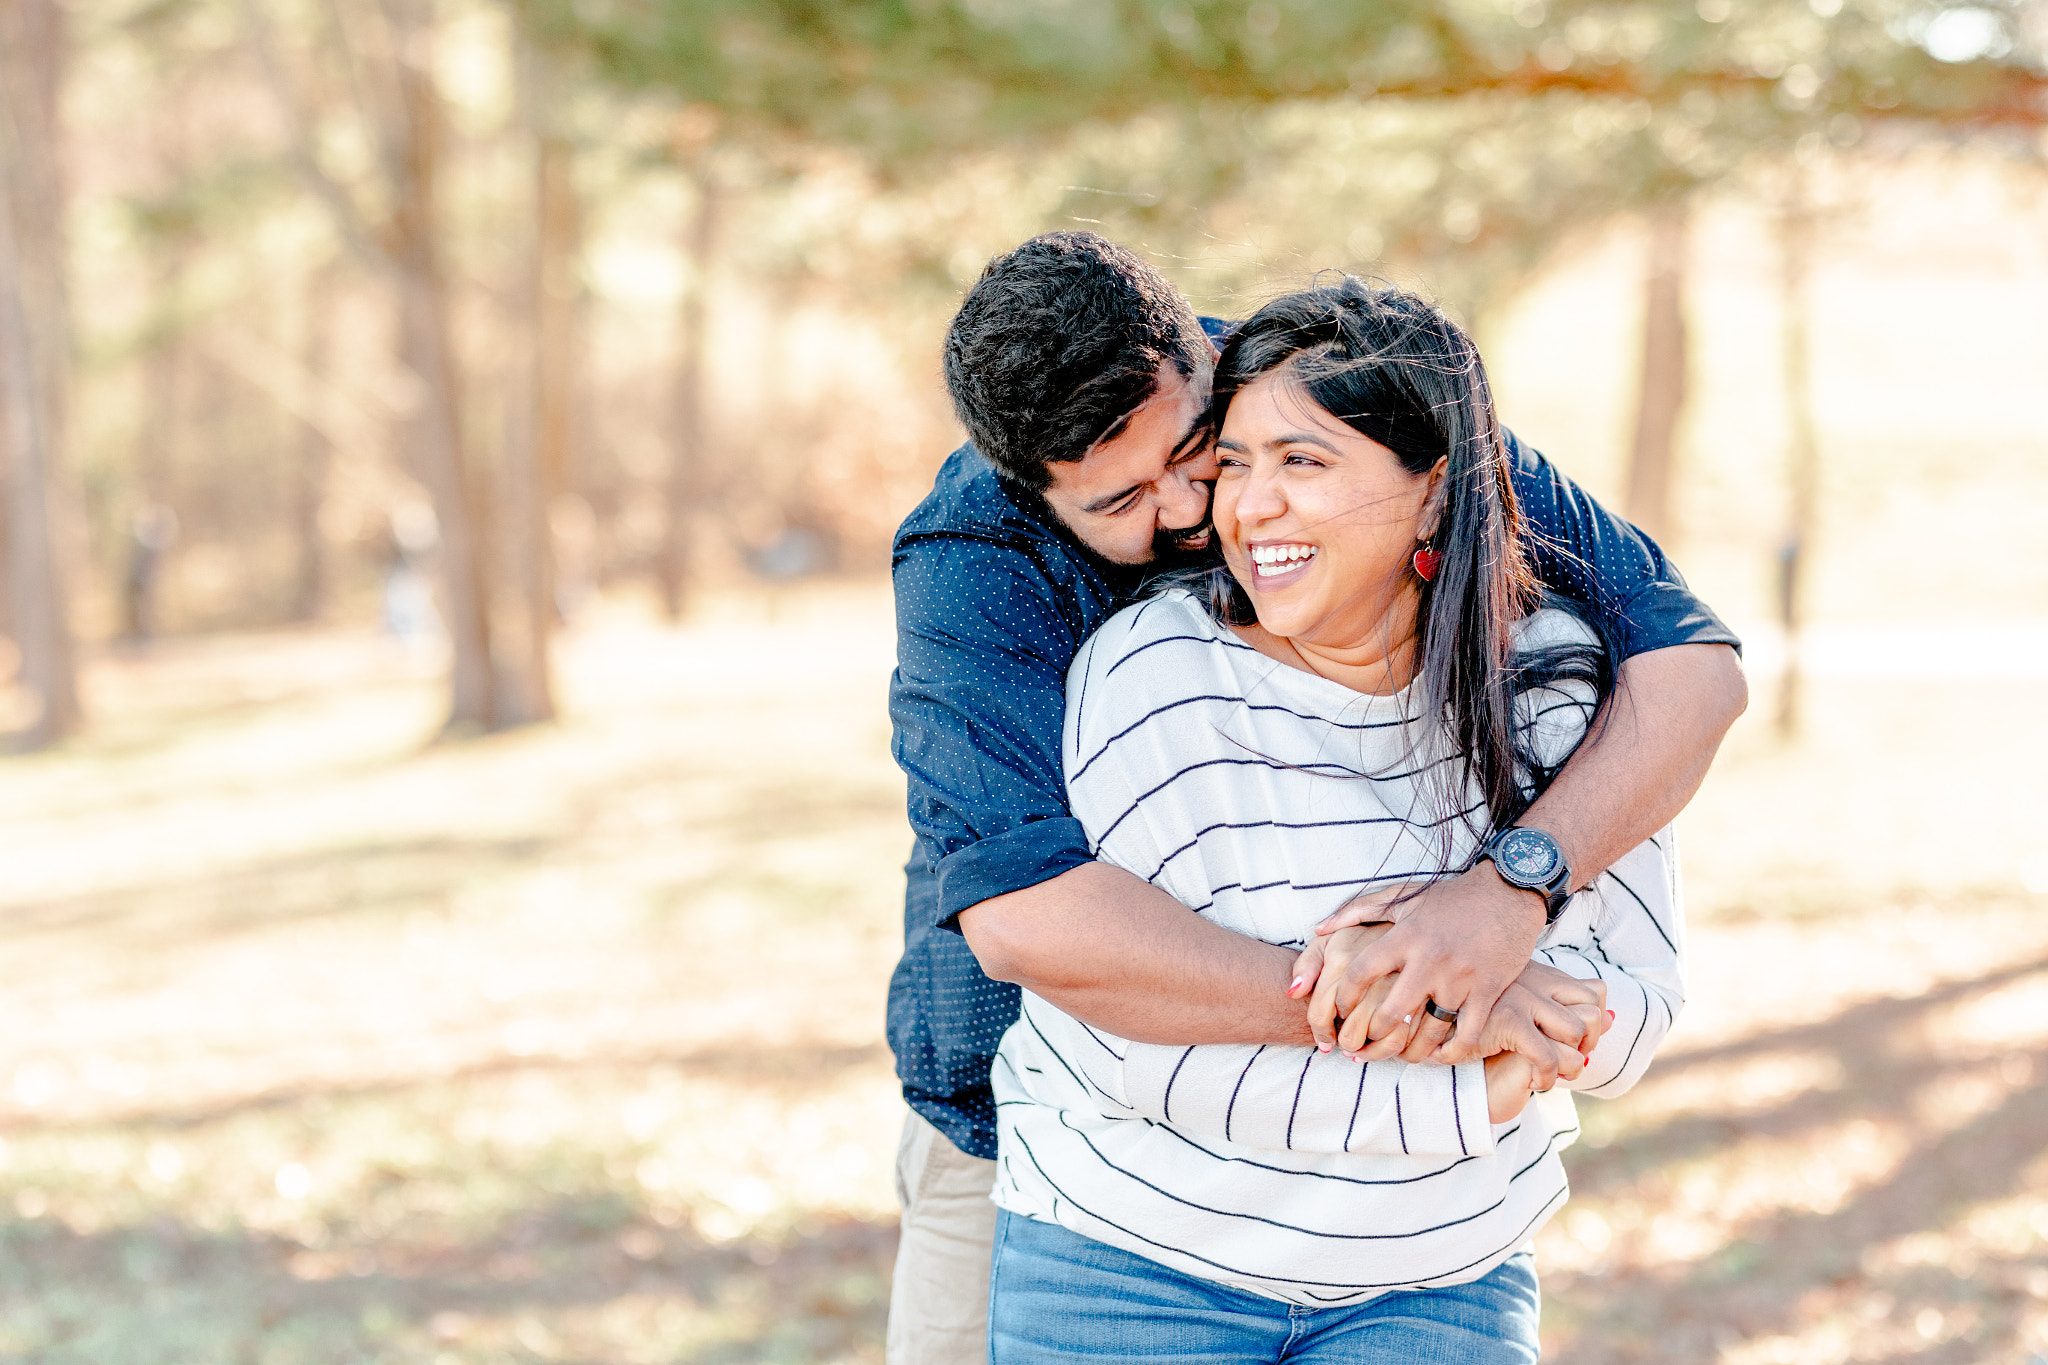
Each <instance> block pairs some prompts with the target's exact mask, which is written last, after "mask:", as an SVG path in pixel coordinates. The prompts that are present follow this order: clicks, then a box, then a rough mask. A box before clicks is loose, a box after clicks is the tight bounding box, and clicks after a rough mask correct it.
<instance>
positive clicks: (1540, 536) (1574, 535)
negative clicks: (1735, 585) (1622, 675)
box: [1507, 433, 1742, 656]
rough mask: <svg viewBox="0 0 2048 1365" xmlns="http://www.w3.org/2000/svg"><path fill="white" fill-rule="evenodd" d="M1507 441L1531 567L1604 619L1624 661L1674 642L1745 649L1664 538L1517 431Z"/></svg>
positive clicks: (1554, 587)
mask: <svg viewBox="0 0 2048 1365" xmlns="http://www.w3.org/2000/svg"><path fill="white" fill-rule="evenodd" d="M1507 442H1508V457H1509V461H1510V463H1511V465H1512V467H1513V471H1514V481H1515V494H1516V496H1517V498H1518V499H1519V501H1520V502H1521V506H1522V513H1523V516H1524V517H1525V518H1526V519H1527V527H1528V532H1529V538H1528V542H1527V544H1528V548H1529V551H1530V561H1531V567H1532V568H1534V570H1535V571H1536V575H1537V577H1539V578H1541V579H1542V580H1543V582H1544V585H1545V586H1546V587H1548V588H1550V590H1551V591H1553V592H1556V593H1559V594H1561V595H1562V596H1565V597H1569V598H1571V599H1572V600H1573V601H1575V602H1578V603H1580V604H1581V605H1583V606H1585V607H1587V608H1589V609H1590V610H1592V611H1593V612H1594V613H1595V614H1596V615H1598V616H1599V617H1600V619H1601V620H1602V621H1603V622H1604V623H1605V625H1606V626H1607V628H1608V630H1609V632H1610V633H1611V634H1612V635H1613V637H1614V638H1615V639H1616V640H1617V641H1619V642H1620V644H1621V649H1622V653H1623V655H1624V656H1633V655H1637V654H1647V653H1649V652H1650V651H1651V650H1653V649H1666V648H1669V647H1670V646H1672V645H1691V644H1717V645H1731V646H1733V647H1734V648H1735V649H1737V650H1740V649H1741V648H1742V641H1741V640H1740V639H1739V638H1738V637H1737V636H1736V634H1735V632H1734V631H1732V630H1730V629H1729V628H1728V626H1727V624H1726V623H1725V622H1723V621H1722V620H1721V618H1720V617H1719V616H1716V615H1715V614H1714V611H1713V608H1711V607H1709V606H1708V605H1707V604H1706V603H1705V602H1703V601H1701V600H1700V599H1699V597H1698V596H1696V595H1695V594H1694V593H1693V591H1692V589H1690V588H1688V587H1687V586H1686V583H1685V578H1684V576H1683V575H1682V574H1680V573H1679V572H1678V568H1677V566H1676V565H1674V564H1673V563H1672V562H1671V561H1670V559H1668V558H1667V557H1666V556H1665V554H1664V551H1663V549H1662V548H1660V547H1659V546H1658V544H1657V542H1656V541H1654V540H1652V539H1651V538H1650V537H1649V536H1647V535H1645V534H1644V533H1643V532H1642V531H1641V530H1640V529H1638V528H1637V527H1636V526H1635V525H1633V524H1632V523H1630V522H1628V521H1626V520H1624V519H1623V518H1621V517H1618V516H1616V515H1615V514H1614V513H1612V512H1610V511H1608V510H1607V509H1606V508H1605V507H1602V506H1601V505H1600V504H1599V502H1597V501H1596V500H1595V499H1594V498H1593V497H1592V495H1591V494H1589V493H1587V492H1586V490H1585V489H1583V488H1581V487H1579V486H1578V485H1577V484H1576V483H1573V482H1572V481H1571V479H1570V478H1568V477H1567V476H1566V475H1565V474H1564V473H1563V472H1561V471H1560V470H1559V469H1558V468H1557V467H1556V466H1555V465H1553V464H1551V463H1550V461H1548V460H1546V459H1545V458H1543V456H1542V455H1541V454H1540V453H1538V452H1537V451H1536V450H1535V449H1533V448H1531V447H1529V446H1527V445H1524V444H1523V443H1522V442H1521V441H1520V440H1519V439H1517V438H1516V437H1515V436H1514V435H1513V433H1509V435H1508V438H1507Z"/></svg>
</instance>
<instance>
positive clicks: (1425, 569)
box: [1415, 543, 1444, 583]
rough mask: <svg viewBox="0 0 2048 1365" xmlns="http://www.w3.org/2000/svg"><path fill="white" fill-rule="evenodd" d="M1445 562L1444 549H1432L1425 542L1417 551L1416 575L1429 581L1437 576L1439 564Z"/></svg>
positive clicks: (1424, 580)
mask: <svg viewBox="0 0 2048 1365" xmlns="http://www.w3.org/2000/svg"><path fill="white" fill-rule="evenodd" d="M1443 562H1444V553H1443V551H1442V550H1435V549H1431V548H1430V547H1429V545H1428V544H1426V543H1425V544H1424V545H1422V546H1421V547H1420V548H1419V549H1417V550H1416V551H1415V576H1416V577H1417V578H1419V579H1421V580H1422V581H1423V582H1425V583H1427V582H1429V581H1430V580H1431V579H1432V578H1435V577H1436V571H1437V566H1438V565H1440V564H1442V563H1443Z"/></svg>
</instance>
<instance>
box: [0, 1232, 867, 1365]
mask: <svg viewBox="0 0 2048 1365" xmlns="http://www.w3.org/2000/svg"><path fill="white" fill-rule="evenodd" d="M895 1240H896V1232H895V1228H894V1227H893V1226H891V1225H888V1224H883V1223H870V1222H863V1221H860V1220H857V1219H851V1218H838V1219H829V1220H818V1221H815V1222H813V1223H812V1224H810V1225H808V1226H805V1227H803V1228H801V1229H799V1230H797V1231H796V1232H795V1233H793V1234H792V1235H790V1236H787V1237H784V1238H779V1239H776V1238H756V1239H752V1240H741V1241H738V1242H731V1243H724V1244H720V1243H716V1242H712V1241H709V1240H707V1239H705V1238H704V1237H702V1236H700V1235H699V1234H698V1233H696V1232H695V1231H693V1230H692V1229H690V1228H688V1227H666V1226H663V1225H662V1224H660V1223H658V1222H655V1221H652V1220H651V1219H649V1218H647V1217H646V1216H645V1215H644V1213H642V1212H641V1211H640V1210H637V1209H634V1208H631V1207H629V1206H627V1205H626V1204H625V1203H624V1202H623V1201H621V1200H620V1199H619V1198H618V1197H617V1196H615V1195H613V1194H610V1193H608V1192H594V1193H589V1194H569V1195H555V1196H553V1197H551V1198H550V1199H548V1200H547V1201H546V1202H543V1203H540V1204H537V1205H536V1206H534V1207H531V1208H529V1209H527V1210H524V1211H522V1212H521V1213H519V1214H518V1215H516V1216H515V1217H513V1218H511V1219H509V1220H508V1221H506V1222H505V1223H504V1224H503V1225H501V1226H498V1227H496V1228H493V1229H491V1230H489V1231H488V1232H487V1233H485V1234H483V1235H481V1236H478V1237H476V1238H474V1239H473V1240H471V1241H469V1242H468V1243H466V1244H461V1245H437V1246H433V1247H417V1246H412V1247H398V1248H394V1247H390V1246H380V1245H376V1244H357V1245H354V1246H348V1245H340V1246H325V1247H320V1248H309V1247H305V1246H301V1245H299V1244H297V1243H294V1242H292V1241H289V1240H287V1239H284V1238H280V1237H276V1236H266V1235H262V1234H255V1233H249V1232H242V1231H225V1232H223V1231H207V1230H203V1229H199V1228H195V1227H192V1226H189V1225H187V1224H185V1223H182V1222H179V1221H177V1220H175V1219H173V1218H170V1217H168V1216H164V1217H159V1218H156V1219H154V1220H152V1221H150V1222H148V1223H146V1224H143V1225H140V1226H132V1227H120V1228H113V1229H108V1230H105V1231H100V1232H93V1233H79V1232H74V1231H71V1230H69V1229H67V1228H65V1227H64V1226H62V1225H61V1224H57V1223H55V1222H53V1221H49V1220H20V1221H12V1222H0V1334H4V1336H0V1339H4V1341H5V1343H6V1345H5V1356H6V1358H7V1359H33V1360H36V1361H39V1362H64V1363H65V1365H70V1363H71V1362H78V1363H79V1365H84V1363H85V1362H91V1363H92V1365H142V1363H143V1362H149V1365H187V1363H188V1362H190V1365H216V1363H217V1362H223V1361H247V1362H252V1363H253V1362H263V1363H265V1365H267V1362H271V1361H278V1362H283V1361H291V1362H295V1363H299V1365H325V1363H326V1362H330V1361H331V1362H337V1365H338V1363H339V1362H344V1361H347V1362H354V1361H361V1360H378V1361H411V1360H420V1361H429V1360H443V1359H460V1360H506V1359H514V1360H538V1359H547V1360H551V1361H563V1362H573V1361H579V1360H589V1361H592V1362H595V1361H598V1360H612V1359H617V1358H619V1353H620V1352H621V1351H622V1350H623V1351H627V1352H629V1353H630V1355H631V1358H633V1359H636V1360H645V1359H661V1360H675V1361H692V1362H703V1363H704V1365H724V1363H725V1362H739V1361H781V1360H788V1361H808V1360H817V1359H829V1358H844V1357H846V1356H849V1355H856V1356H858V1355H876V1354H878V1353H877V1352H874V1351H872V1350H871V1349H867V1347H868V1345H869V1344H870V1343H874V1342H878V1341H879V1340H880V1336H881V1323H882V1318H883V1315H884V1311H885V1304H886V1300H887V1292H886V1286H887V1283H888V1268H889V1264H890V1261H891V1259H892V1257H893V1256H894V1251H895Z"/></svg>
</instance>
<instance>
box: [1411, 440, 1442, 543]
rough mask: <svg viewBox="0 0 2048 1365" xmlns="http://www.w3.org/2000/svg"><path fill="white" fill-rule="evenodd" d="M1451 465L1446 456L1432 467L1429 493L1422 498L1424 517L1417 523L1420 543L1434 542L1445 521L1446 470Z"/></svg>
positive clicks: (1417, 534) (1416, 527) (1429, 475)
mask: <svg viewBox="0 0 2048 1365" xmlns="http://www.w3.org/2000/svg"><path fill="white" fill-rule="evenodd" d="M1449 465H1450V457H1449V456H1446V457H1444V458H1443V459H1441V460H1438V461H1437V462H1436V463H1435V464H1433V465H1431V466H1430V469H1429V474H1428V475H1427V478H1428V479H1429V491H1428V492H1427V493H1425V494H1423V497H1422V515H1421V516H1420V517H1418V518H1417V519H1416V522H1415V538H1416V539H1417V540H1418V541H1426V540H1433V539H1435V538H1436V533H1437V530H1438V528H1439V527H1441V526H1442V525H1443V519H1444V496H1445V489H1446V488H1447V487H1448V485H1447V484H1445V482H1444V470H1445V469H1446V468H1448V467H1449Z"/></svg>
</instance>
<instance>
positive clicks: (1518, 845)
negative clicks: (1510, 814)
mask: <svg viewBox="0 0 2048 1365" xmlns="http://www.w3.org/2000/svg"><path fill="white" fill-rule="evenodd" d="M1493 861H1494V863H1495V864H1496V865H1498V866H1499V867H1500V869H1501V870H1502V871H1503V872H1506V873H1507V874H1508V879H1509V880H1510V881H1513V882H1517V883H1519V884H1520V885H1522V886H1541V885H1543V884H1544V883H1545V882H1547V881H1549V880H1550V878H1551V876H1552V875H1553V874H1554V873H1555V872H1556V871H1557V862H1558V853H1557V845H1556V844H1554V843H1552V842H1551V840H1550V836H1549V835H1547V834H1545V833H1544V832H1543V831H1541V830H1536V829H1511V830H1509V831H1508V832H1507V833H1506V834H1505V835H1503V836H1502V837H1501V841H1500V843H1499V844H1498V845H1496V846H1495V847H1494V850H1493Z"/></svg>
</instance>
